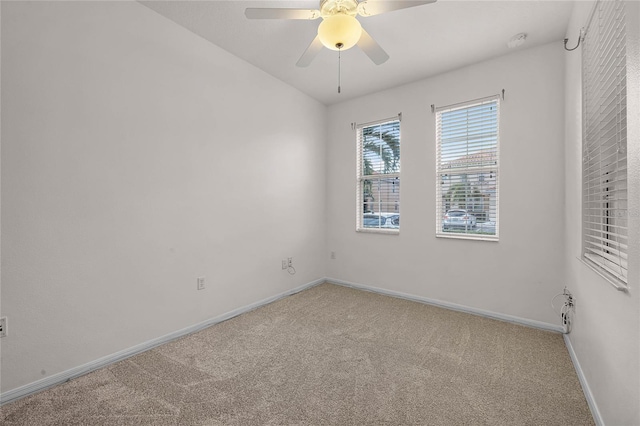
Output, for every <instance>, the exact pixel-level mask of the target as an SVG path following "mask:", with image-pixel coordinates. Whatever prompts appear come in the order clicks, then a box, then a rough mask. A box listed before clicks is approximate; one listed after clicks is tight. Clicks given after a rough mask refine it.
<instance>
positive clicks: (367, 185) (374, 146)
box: [356, 118, 400, 234]
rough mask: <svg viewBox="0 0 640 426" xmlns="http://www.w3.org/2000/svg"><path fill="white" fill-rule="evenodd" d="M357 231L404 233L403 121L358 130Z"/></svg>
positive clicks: (388, 121) (396, 120)
mask: <svg viewBox="0 0 640 426" xmlns="http://www.w3.org/2000/svg"><path fill="white" fill-rule="evenodd" d="M357 146H358V148H357V149H358V155H357V157H358V159H357V162H358V164H357V180H358V181H357V187H358V189H357V196H356V198H357V201H356V203H357V209H356V211H357V220H356V224H357V225H356V230H357V231H374V232H386V233H396V234H397V233H398V232H399V231H400V120H399V119H397V118H396V119H387V120H382V121H378V122H375V123H369V124H364V125H359V126H358V127H357Z"/></svg>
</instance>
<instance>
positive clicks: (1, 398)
mask: <svg viewBox="0 0 640 426" xmlns="http://www.w3.org/2000/svg"><path fill="white" fill-rule="evenodd" d="M325 281H326V280H325V279H324V278H321V279H318V280H315V281H312V282H310V283H307V284H303V285H301V286H298V287H296V288H293V289H291V290H287V291H284V292H282V293H279V294H276V295H275V296H271V297H268V298H266V299H263V300H260V301H258V302H255V303H252V304H250V305H247V306H243V307H241V308H238V309H234V310H233V311H229V312H227V313H224V314H222V315H219V316H217V317H215V318H211V319H208V320H206V321H203V322H201V323H199V324H195V325H192V326H189V327H186V328H183V329H182V330H177V331H174V332H173V333H169V334H166V335H164V336H161V337H158V338H156V339H152V340H149V341H147V342H144V343H140V344H139V345H135V346H133V347H131V348H128V349H124V350H122V351H119V352H116V353H114V354H111V355H107V356H105V357H102V358H99V359H97V360H95V361H91V362H89V363H87V364H84V365H81V366H78V367H74V368H71V369H69V370H66V371H63V372H60V373H57V374H54V375H52V376H50V377H46V378H44V379H41V380H38V381H35V382H33V383H29V384H27V385H24V386H21V387H19V388H16V389H12V390H10V391H7V392H4V393H2V394H0V405H4V404H7V403H9V402H12V401H16V400H18V399H20V398H24V397H25V396H29V395H31V394H34V393H36V392H40V391H42V390H44V389H47V388H50V387H53V386H56V385H59V384H61V383H64V382H67V381H69V380H72V379H75V378H77V377H79V376H82V375H84V374H87V373H90V372H92V371H95V370H97V369H99V368H102V367H106V366H107V365H110V364H113V363H115V362H118V361H121V360H123V359H125V358H129V357H131V356H133V355H137V354H139V353H141V352H144V351H148V350H149V349H152V348H155V347H156V346H160V345H163V344H165V343H168V342H170V341H172V340H175V339H178V338H180V337H183V336H186V335H188V334H192V333H195V332H197V331H200V330H203V329H205V328H207V327H210V326H212V325H214V324H217V323H220V322H222V321H226V320H228V319H231V318H233V317H235V316H238V315H240V314H243V313H245V312H249V311H252V310H254V309H257V308H259V307H261V306H264V305H268V304H269V303H273V302H275V301H276V300H279V299H282V298H284V297H287V296H290V295H292V294H295V293H299V292H301V291H303V290H306V289H308V288H311V287H314V286H316V285H318V284H321V283H323V282H325Z"/></svg>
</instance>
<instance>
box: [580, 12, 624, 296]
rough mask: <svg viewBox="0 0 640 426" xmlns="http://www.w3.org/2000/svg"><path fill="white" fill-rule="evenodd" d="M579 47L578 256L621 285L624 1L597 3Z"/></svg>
mask: <svg viewBox="0 0 640 426" xmlns="http://www.w3.org/2000/svg"><path fill="white" fill-rule="evenodd" d="M582 49H583V50H582V72H583V76H582V78H583V103H584V105H583V114H584V116H583V126H584V129H583V141H582V144H583V146H582V153H583V164H582V254H583V259H585V261H587V262H588V263H590V264H591V265H592V266H595V267H596V268H598V270H599V271H600V272H601V273H603V274H604V275H605V276H606V277H607V278H610V279H611V280H612V282H613V283H614V285H616V287H619V288H621V289H624V288H625V287H626V286H625V284H626V282H627V226H628V223H627V154H626V153H627V99H626V98H627V86H626V36H625V9H624V2H621V1H599V2H597V3H596V5H595V9H594V12H593V15H592V18H591V20H590V22H589V26H588V28H587V30H586V33H585V38H584V41H583V48H582Z"/></svg>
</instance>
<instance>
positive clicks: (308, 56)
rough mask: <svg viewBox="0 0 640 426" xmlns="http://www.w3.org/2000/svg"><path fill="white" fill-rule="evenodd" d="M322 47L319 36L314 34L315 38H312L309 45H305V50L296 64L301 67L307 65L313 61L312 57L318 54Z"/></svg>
mask: <svg viewBox="0 0 640 426" xmlns="http://www.w3.org/2000/svg"><path fill="white" fill-rule="evenodd" d="M322 47H323V45H322V42H321V41H320V37H319V36H316V38H314V39H313V41H312V42H311V44H310V45H309V47H307V50H305V51H304V53H303V54H302V56H301V57H300V59H298V62H296V65H297V66H299V67H302V68H304V67H308V66H309V64H310V63H311V62H312V61H313V59H314V58H315V57H316V56H318V53H320V51H321V50H322Z"/></svg>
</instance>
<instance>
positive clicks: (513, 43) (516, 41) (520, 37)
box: [507, 33, 527, 49]
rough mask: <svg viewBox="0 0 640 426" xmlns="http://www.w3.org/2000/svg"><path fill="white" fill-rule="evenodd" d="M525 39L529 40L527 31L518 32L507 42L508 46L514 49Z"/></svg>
mask: <svg viewBox="0 0 640 426" xmlns="http://www.w3.org/2000/svg"><path fill="white" fill-rule="evenodd" d="M525 41H527V34H526V33H520V34H516V35H514V36H513V37H511V38H510V39H509V41H508V42H507V47H508V48H509V49H514V48H516V47H518V46H522V45H523V44H524V42H525Z"/></svg>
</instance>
